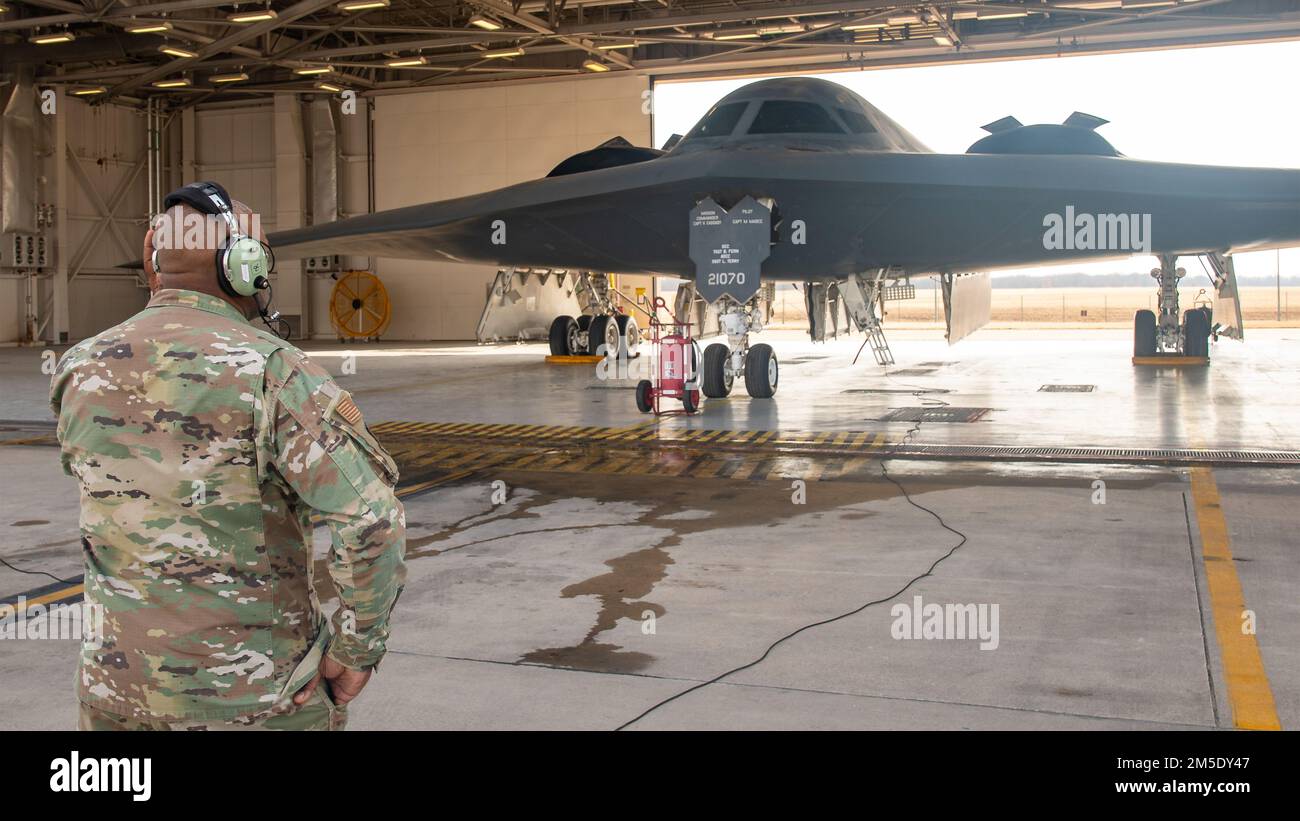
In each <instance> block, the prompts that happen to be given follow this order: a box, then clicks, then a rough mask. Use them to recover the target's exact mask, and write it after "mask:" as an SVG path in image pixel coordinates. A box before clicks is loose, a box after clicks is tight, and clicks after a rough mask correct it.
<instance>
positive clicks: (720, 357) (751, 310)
mask: <svg viewBox="0 0 1300 821" xmlns="http://www.w3.org/2000/svg"><path fill="white" fill-rule="evenodd" d="M718 323H719V324H720V325H721V326H722V330H723V332H724V333H726V335H727V344H725V345H724V344H722V343H721V342H715V343H713V344H712V345H710V346H708V347H707V348H705V349H704V362H703V367H702V369H701V370H702V374H701V375H702V377H703V380H702V381H703V385H702V387H703V389H704V395H705V396H708V397H711V398H714V399H721V398H722V397H724V396H728V395H729V394H730V393H731V388H732V386H733V385H734V384H735V381H736V377H738V376H740V377H743V378H744V380H745V390H746V392H748V393H749V395H750V396H752V397H753V398H755V399H771V398H772V397H773V396H774V395H775V394H776V386H777V382H778V381H779V378H780V364H779V363H778V362H777V358H776V353H775V352H773V350H772V346H771V345H764V344H758V345H755V346H753V347H752V348H751V347H750V345H749V335H750V334H751V333H758V332H759V331H761V330H762V329H763V318H762V304H761V302H760V298H759V297H758V296H755V297H754V298H753V299H751V300H750V301H749V302H747V303H745V304H744V305H742V304H740V303H738V302H735V301H732V300H730V299H728V300H727V301H726V303H725V304H724V305H722V306H720V308H719V316H718Z"/></svg>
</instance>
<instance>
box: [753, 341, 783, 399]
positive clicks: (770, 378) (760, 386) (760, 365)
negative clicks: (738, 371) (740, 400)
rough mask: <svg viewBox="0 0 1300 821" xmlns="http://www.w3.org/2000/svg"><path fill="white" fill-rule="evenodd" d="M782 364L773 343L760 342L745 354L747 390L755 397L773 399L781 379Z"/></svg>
mask: <svg viewBox="0 0 1300 821" xmlns="http://www.w3.org/2000/svg"><path fill="white" fill-rule="evenodd" d="M780 376H781V370H780V365H779V364H778V363H777V361H776V353H774V352H773V351H772V346H771V345H764V344H761V343H760V344H758V345H755V346H754V347H752V348H750V349H749V353H747V354H745V390H747V391H749V395H750V396H752V397H754V398H755V399H771V398H772V396H773V395H775V394H776V384H777V381H778V380H779V379H780Z"/></svg>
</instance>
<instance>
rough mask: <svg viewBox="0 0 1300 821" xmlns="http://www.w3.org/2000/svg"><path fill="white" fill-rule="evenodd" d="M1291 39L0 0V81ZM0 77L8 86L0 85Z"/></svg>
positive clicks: (1254, 0)
mask: <svg viewBox="0 0 1300 821" xmlns="http://www.w3.org/2000/svg"><path fill="white" fill-rule="evenodd" d="M1292 38H1300V0H1050V2H1038V0H1004V1H998V2H994V1H993V0H968V1H967V2H943V1H942V0H936V2H929V3H918V2H907V0H902V1H901V2H900V0H860V2H856V3H854V2H849V3H843V2H841V3H819V2H802V1H801V0H784V1H782V0H586V2H581V3H578V2H573V1H572V0H516V2H513V3H512V2H506V0H468V2H445V0H296V2H283V1H282V0H253V1H252V2H242V3H232V2H229V1H228V0H81V2H77V1H76V0H0V74H5V75H11V76H12V75H13V74H15V73H16V72H23V73H26V72H25V70H24V69H25V67H30V70H31V71H32V72H33V73H34V75H35V79H36V80H37V81H38V82H40V83H43V84H65V85H67V86H68V87H69V89H70V91H71V92H72V93H77V94H79V95H80V96H83V97H84V98H86V99H91V100H95V99H99V100H106V99H118V100H119V101H124V100H125V101H138V100H142V99H144V98H146V97H148V96H152V95H161V96H163V97H164V99H166V100H167V101H168V103H169V104H174V105H177V106H182V107H183V106H187V105H192V104H195V103H199V102H211V101H216V100H226V99H238V98H244V97H247V96H248V95H266V94H274V93H304V92H307V93H310V92H318V93H335V92H336V91H338V90H340V89H353V90H355V91H357V92H358V93H389V92H399V91H404V90H407V89H413V88H428V87H431V86H438V85H446V84H459V83H482V82H493V81H501V80H518V79H522V78H548V77H570V76H574V75H584V74H596V73H602V74H603V73H607V72H626V71H632V72H638V73H643V74H651V75H653V76H656V77H674V76H676V77H691V76H719V75H726V74H734V73H752V72H762V71H773V70H791V71H795V70H802V71H808V70H832V69H836V68H876V67H882V66H887V65H901V64H913V63H938V62H946V61H958V60H982V59H1005V58H1014V57H1026V56H1041V55H1055V54H1062V55H1064V54H1075V53H1087V52H1096V51H1118V50H1133V49H1145V48H1167V47H1178V46H1184V45H1193V44H1206V43H1240V42H1252V41H1261V40H1277V39H1292ZM0 79H2V78H0Z"/></svg>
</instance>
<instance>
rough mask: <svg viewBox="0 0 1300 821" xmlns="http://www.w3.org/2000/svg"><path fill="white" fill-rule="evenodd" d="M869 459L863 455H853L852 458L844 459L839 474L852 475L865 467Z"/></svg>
mask: <svg viewBox="0 0 1300 821" xmlns="http://www.w3.org/2000/svg"><path fill="white" fill-rule="evenodd" d="M870 462H871V460H870V459H868V458H867V457H865V456H854V457H853V458H852V459H845V460H844V464H843V465H842V466H841V467H840V473H839V475H840V476H852V475H854V474H856V473H857V472H858V471H860V470H861V469H862V468H863V467H865V466H866V465H867V464H868V463H870Z"/></svg>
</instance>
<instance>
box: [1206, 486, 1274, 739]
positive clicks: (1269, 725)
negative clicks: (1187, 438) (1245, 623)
mask: <svg viewBox="0 0 1300 821" xmlns="http://www.w3.org/2000/svg"><path fill="white" fill-rule="evenodd" d="M1191 474H1192V502H1193V505H1194V507H1195V508H1196V524H1197V526H1198V527H1199V528H1200V532H1201V553H1202V554H1203V556H1204V559H1205V587H1206V589H1207V590H1208V591H1209V594H1210V611H1211V612H1212V613H1213V614H1214V632H1215V635H1216V637H1217V638H1218V641H1219V656H1220V658H1221V659H1222V661H1223V677H1224V679H1225V680H1226V681H1227V684H1228V703H1229V705H1230V706H1231V707H1232V723H1233V726H1234V727H1240V728H1242V729H1246V730H1280V729H1282V723H1281V722H1280V721H1279V720H1278V717H1277V705H1276V704H1275V703H1274V701H1273V690H1272V688H1271V687H1270V686H1269V683H1268V674H1266V673H1265V672H1264V658H1263V656H1261V655H1260V652H1259V643H1258V642H1256V641H1255V637H1254V636H1253V635H1251V634H1248V633H1243V632H1242V630H1241V625H1242V614H1243V613H1244V612H1245V610H1246V597H1245V594H1244V593H1243V591H1242V589H1241V579H1239V578H1238V577H1237V568H1236V563H1235V562H1234V561H1233V558H1232V539H1231V538H1230V537H1229V536H1228V523H1227V520H1226V519H1224V517H1223V507H1222V505H1221V503H1220V500H1219V489H1218V486H1217V485H1216V483H1215V481H1214V473H1213V471H1211V470H1210V468H1208V467H1195V468H1192V470H1191Z"/></svg>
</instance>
